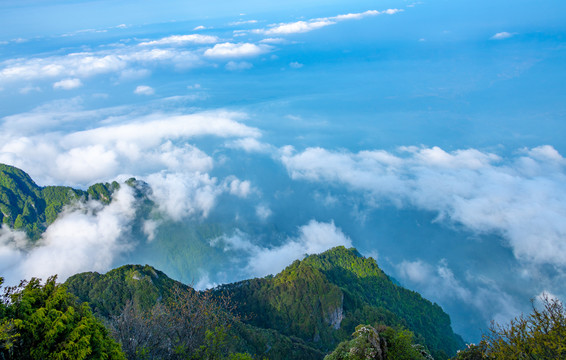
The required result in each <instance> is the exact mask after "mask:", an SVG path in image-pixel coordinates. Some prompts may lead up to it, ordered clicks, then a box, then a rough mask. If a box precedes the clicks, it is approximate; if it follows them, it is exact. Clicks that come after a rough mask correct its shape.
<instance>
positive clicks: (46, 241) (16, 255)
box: [0, 186, 135, 284]
mask: <svg viewBox="0 0 566 360" xmlns="http://www.w3.org/2000/svg"><path fill="white" fill-rule="evenodd" d="M134 204H135V198H134V196H133V193H132V191H131V189H130V188H129V187H127V186H122V188H121V189H120V190H118V191H117V192H115V193H114V195H113V198H112V202H111V203H110V205H108V206H103V205H102V204H101V203H99V202H96V201H89V202H79V203H76V204H74V205H72V206H70V207H68V208H67V209H66V210H65V211H64V212H63V213H62V214H61V215H60V216H59V218H58V219H57V220H56V221H55V222H54V223H53V224H51V225H50V226H49V228H48V229H47V230H46V232H45V233H44V234H43V236H42V238H41V239H40V240H38V242H37V243H36V244H35V245H34V246H32V247H31V248H30V247H29V245H27V244H26V245H24V244H23V243H19V242H21V237H22V234H21V233H17V232H10V231H8V230H5V229H0V258H3V257H4V256H3V255H10V258H11V259H16V260H17V261H10V259H9V258H6V259H3V260H7V261H2V262H1V264H2V265H0V270H1V272H2V274H4V275H5V276H6V278H7V282H9V283H12V284H14V283H17V282H18V281H19V280H21V279H29V278H30V277H40V278H43V279H45V278H47V277H49V276H51V275H55V274H57V275H58V276H59V277H58V280H59V281H64V280H65V279H67V277H69V276H70V275H73V274H76V273H78V272H82V271H99V272H105V271H108V270H109V269H111V268H112V266H113V265H115V261H116V260H117V259H119V258H120V256H121V255H123V254H124V253H126V252H127V251H129V250H131V249H132V248H133V246H134V244H133V243H130V242H128V241H126V240H125V239H124V238H123V235H124V234H125V233H127V232H128V231H129V225H130V223H131V221H132V220H133V218H134V215H135V207H134Z"/></svg>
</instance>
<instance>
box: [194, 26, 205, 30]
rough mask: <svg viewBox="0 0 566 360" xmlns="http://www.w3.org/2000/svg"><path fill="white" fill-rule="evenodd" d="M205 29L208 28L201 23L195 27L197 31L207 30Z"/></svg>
mask: <svg viewBox="0 0 566 360" xmlns="http://www.w3.org/2000/svg"><path fill="white" fill-rule="evenodd" d="M205 29H206V27H205V26H203V25H199V26H197V27H195V28H194V29H193V30H194V31H197V30H205Z"/></svg>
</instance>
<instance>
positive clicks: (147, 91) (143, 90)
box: [134, 85, 155, 95]
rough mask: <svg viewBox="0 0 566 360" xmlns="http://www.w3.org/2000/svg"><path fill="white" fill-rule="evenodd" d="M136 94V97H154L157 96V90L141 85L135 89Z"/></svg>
mask: <svg viewBox="0 0 566 360" xmlns="http://www.w3.org/2000/svg"><path fill="white" fill-rule="evenodd" d="M134 94H136V95H153V94H155V89H154V88H152V87H151V86H147V85H139V86H138V87H136V88H135V90H134Z"/></svg>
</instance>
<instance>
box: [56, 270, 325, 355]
mask: <svg viewBox="0 0 566 360" xmlns="http://www.w3.org/2000/svg"><path fill="white" fill-rule="evenodd" d="M65 285H66V287H67V289H68V291H69V292H70V293H72V294H74V295H75V296H77V297H78V299H79V300H80V301H83V302H88V303H89V305H90V306H91V308H92V310H93V312H94V313H95V314H96V315H97V316H98V317H99V318H101V319H103V320H104V321H105V322H106V323H107V324H108V326H109V327H111V328H113V329H114V334H115V335H117V337H118V338H119V340H120V341H121V343H122V347H123V349H124V351H125V352H126V354H128V355H129V358H138V357H140V356H139V354H140V353H145V354H146V356H148V358H171V357H170V356H168V354H167V351H168V350H167V349H159V348H160V347H163V348H167V347H170V345H169V344H171V343H172V342H173V343H174V342H182V341H180V340H179V339H176V336H177V334H178V333H180V334H183V333H184V332H185V333H188V334H190V335H191V336H190V337H192V338H196V339H197V340H198V341H197V342H196V343H197V344H200V343H205V342H206V339H207V334H208V335H209V334H210V333H211V331H212V332H213V331H218V329H219V328H222V329H227V332H228V333H227V334H225V335H226V338H225V339H224V340H223V346H222V351H223V352H225V353H234V352H246V353H250V354H254V355H256V356H258V358H261V357H263V356H268V357H269V358H270V359H322V357H323V356H324V354H323V353H322V352H321V351H320V350H318V349H315V348H313V347H311V346H309V345H308V344H307V343H306V342H305V341H303V340H301V339H299V338H297V337H295V336H286V335H282V334H281V333H279V332H278V331H276V330H273V329H269V328H259V327H256V326H253V325H250V324H247V323H245V322H243V321H241V319H240V318H239V317H235V316H233V315H232V314H231V313H230V311H229V310H230V307H231V306H232V305H231V304H230V303H227V302H222V301H220V300H219V301H217V300H214V299H213V298H212V297H211V292H197V291H195V290H193V289H192V288H191V287H189V286H187V285H184V284H182V283H180V282H178V281H175V280H172V279H171V278H169V277H168V276H167V275H165V274H164V273H163V272H161V271H159V270H156V269H154V268H153V267H151V266H149V265H145V266H141V265H125V266H122V267H120V268H117V269H114V270H111V271H109V272H107V273H106V274H99V273H96V272H86V273H81V274H76V275H74V276H72V277H70V278H69V279H67V281H66V282H65ZM216 304H222V306H217V305H216ZM203 314H204V315H203ZM185 320H186V322H185ZM124 323H125V324H126V326H124ZM121 328H126V331H125V333H121V332H120V329H121ZM187 328H188V329H187ZM164 329H169V330H173V335H169V334H168V333H167V332H168V331H167V330H164ZM121 335H123V336H121ZM134 337H137V338H138V339H136V342H137V344H136V346H137V348H132V346H131V344H129V341H130V340H131V339H132V338H134ZM188 337H189V336H185V338H188ZM150 338H153V339H156V338H157V339H158V341H155V342H153V343H152V342H151V341H149V340H143V339H150ZM140 339H142V340H140ZM215 341H216V340H215ZM184 346H186V347H188V348H189V349H191V350H192V351H196V350H198V347H196V346H195V345H194V344H192V343H188V344H184ZM215 346H218V344H215ZM177 347H181V346H177ZM147 348H151V349H147ZM148 351H149V352H150V353H149V354H147V352H148Z"/></svg>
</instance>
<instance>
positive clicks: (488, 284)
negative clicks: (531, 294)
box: [397, 259, 520, 326]
mask: <svg viewBox="0 0 566 360" xmlns="http://www.w3.org/2000/svg"><path fill="white" fill-rule="evenodd" d="M397 273H398V275H399V278H400V279H402V280H404V281H405V282H407V283H408V285H409V286H410V288H414V289H416V290H417V291H419V292H420V293H421V294H422V295H423V296H425V297H426V298H429V299H435V300H436V301H440V302H441V303H447V302H450V301H455V302H456V303H459V304H461V305H460V306H462V305H464V304H465V305H467V306H470V307H472V308H473V309H474V310H475V311H477V312H478V313H479V314H480V315H481V320H482V321H483V323H484V324H485V326H487V325H488V324H489V323H490V321H492V320H495V321H498V322H500V323H504V322H508V321H509V320H510V319H512V318H513V317H515V316H516V314H518V313H520V310H519V308H520V306H519V304H517V303H516V301H515V300H514V299H513V298H512V297H511V296H510V295H509V294H508V293H506V292H505V291H503V290H502V289H500V288H499V287H498V286H497V284H495V283H494V282H493V281H492V280H489V279H486V278H483V277H481V276H477V275H476V276H472V277H469V278H468V279H467V280H469V281H471V283H468V282H466V283H465V284H464V283H463V282H462V281H461V280H460V279H457V278H456V276H455V275H454V272H453V271H452V270H451V269H450V267H449V266H448V263H447V261H446V260H444V259H443V260H441V261H439V262H438V264H436V265H431V264H428V263H426V262H423V261H422V260H416V261H403V262H401V263H400V264H399V265H397Z"/></svg>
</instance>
